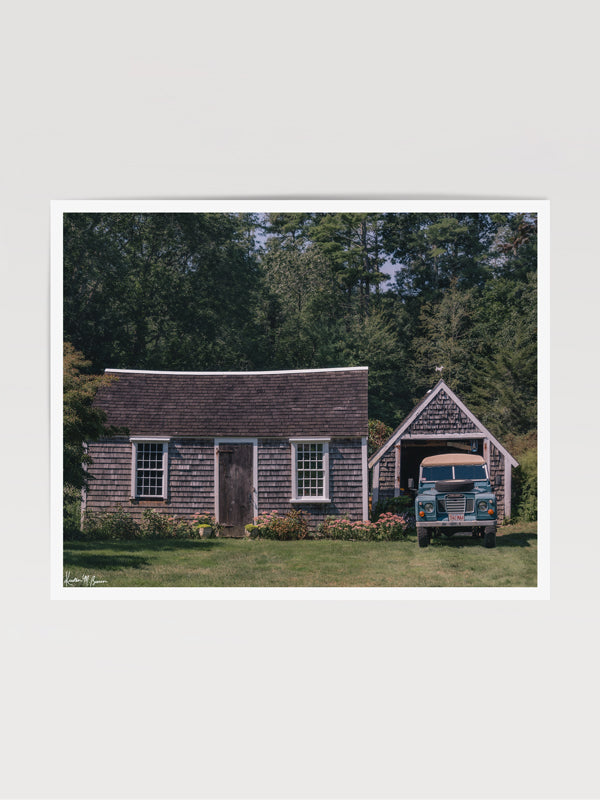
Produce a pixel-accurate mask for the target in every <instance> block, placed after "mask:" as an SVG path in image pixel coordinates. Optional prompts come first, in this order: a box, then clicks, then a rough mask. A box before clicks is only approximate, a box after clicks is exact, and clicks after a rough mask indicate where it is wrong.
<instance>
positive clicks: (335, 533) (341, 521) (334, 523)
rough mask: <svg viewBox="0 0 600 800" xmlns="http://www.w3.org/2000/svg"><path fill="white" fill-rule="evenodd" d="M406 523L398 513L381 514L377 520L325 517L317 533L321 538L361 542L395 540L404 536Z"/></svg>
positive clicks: (406, 531)
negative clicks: (352, 520)
mask: <svg viewBox="0 0 600 800" xmlns="http://www.w3.org/2000/svg"><path fill="white" fill-rule="evenodd" d="M408 527H409V526H408V525H407V522H406V520H405V518H404V517H402V516H401V515H399V514H392V513H391V512H389V513H387V514H382V515H381V517H379V519H378V520H377V522H369V521H368V520H365V521H362V522H361V521H358V522H350V520H349V519H345V518H336V517H327V519H326V520H325V522H322V523H321V524H320V525H319V528H318V531H317V535H318V537H319V538H322V539H343V540H346V541H361V542H381V541H388V542H397V541H398V540H399V539H404V538H406V535H407V533H408Z"/></svg>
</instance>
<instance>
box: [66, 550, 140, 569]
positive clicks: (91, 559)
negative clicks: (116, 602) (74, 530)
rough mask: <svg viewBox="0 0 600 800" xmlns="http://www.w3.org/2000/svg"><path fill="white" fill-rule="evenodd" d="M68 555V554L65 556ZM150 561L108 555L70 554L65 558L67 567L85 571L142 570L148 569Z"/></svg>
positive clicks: (133, 557) (137, 557)
mask: <svg viewBox="0 0 600 800" xmlns="http://www.w3.org/2000/svg"><path fill="white" fill-rule="evenodd" d="M65 555H66V554H65ZM149 564H150V560H149V559H147V558H144V557H143V556H130V555H108V554H103V553H86V552H82V553H70V554H69V555H68V557H66V558H65V566H66V567H68V568H69V569H73V568H74V567H83V568H84V569H119V568H121V567H125V568H129V569H141V568H142V567H147V566H149Z"/></svg>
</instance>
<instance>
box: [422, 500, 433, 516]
mask: <svg viewBox="0 0 600 800" xmlns="http://www.w3.org/2000/svg"><path fill="white" fill-rule="evenodd" d="M424 508H425V511H426V513H427V514H433V503H425V505H424Z"/></svg>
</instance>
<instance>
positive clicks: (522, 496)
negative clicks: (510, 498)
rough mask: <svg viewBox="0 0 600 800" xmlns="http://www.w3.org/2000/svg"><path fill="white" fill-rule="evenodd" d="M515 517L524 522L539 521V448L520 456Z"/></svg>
mask: <svg viewBox="0 0 600 800" xmlns="http://www.w3.org/2000/svg"><path fill="white" fill-rule="evenodd" d="M513 489H514V498H515V517H516V518H517V519H520V520H522V521H523V522H535V521H537V447H532V448H530V449H528V450H526V451H525V452H523V453H522V454H521V455H520V456H519V466H518V467H517V468H516V469H515V472H514V483H513Z"/></svg>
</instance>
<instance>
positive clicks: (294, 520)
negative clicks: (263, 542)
mask: <svg viewBox="0 0 600 800" xmlns="http://www.w3.org/2000/svg"><path fill="white" fill-rule="evenodd" d="M249 527H250V526H247V528H246V529H248V528H249ZM249 532H250V536H251V537H252V538H254V539H256V538H260V539H279V540H282V541H286V540H290V539H305V538H306V537H307V536H308V533H309V530H308V523H307V522H306V520H305V519H304V516H303V515H302V512H301V511H300V510H299V509H297V508H293V509H292V510H291V511H289V512H288V513H287V514H286V515H285V516H284V517H281V516H280V515H279V512H278V511H267V512H265V513H263V514H260V515H259V516H258V517H256V519H255V520H254V525H253V526H252V530H250V531H249Z"/></svg>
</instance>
